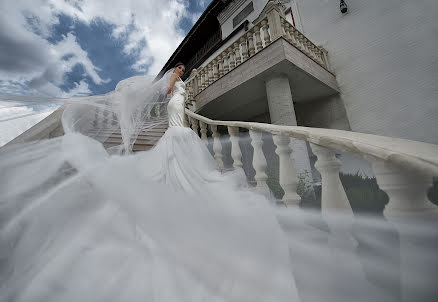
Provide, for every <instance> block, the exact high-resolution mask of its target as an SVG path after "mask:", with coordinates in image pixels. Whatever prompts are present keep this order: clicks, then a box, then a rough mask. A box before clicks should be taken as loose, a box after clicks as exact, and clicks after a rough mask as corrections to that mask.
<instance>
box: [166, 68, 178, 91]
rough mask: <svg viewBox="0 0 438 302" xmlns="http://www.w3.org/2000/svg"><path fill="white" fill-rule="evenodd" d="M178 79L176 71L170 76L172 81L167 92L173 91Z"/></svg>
mask: <svg viewBox="0 0 438 302" xmlns="http://www.w3.org/2000/svg"><path fill="white" fill-rule="evenodd" d="M177 79H178V76H177V75H176V74H175V73H173V74H172V75H171V76H170V83H169V89H168V90H167V94H169V93H172V91H173V85H175V82H176V80H177Z"/></svg>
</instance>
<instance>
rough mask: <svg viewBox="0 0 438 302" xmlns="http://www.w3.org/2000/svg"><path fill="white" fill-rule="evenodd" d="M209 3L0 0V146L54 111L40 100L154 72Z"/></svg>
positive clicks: (95, 90) (90, 91) (104, 88)
mask: <svg viewBox="0 0 438 302" xmlns="http://www.w3.org/2000/svg"><path fill="white" fill-rule="evenodd" d="M210 2H211V0H160V1H157V0H1V1H0V146H1V145H3V144H5V143H6V142H8V141H10V140H11V139H13V138H14V137H16V136H17V135H19V134H20V133H22V132H24V131H25V130H26V129H28V128H30V127H31V126H33V125H34V124H36V123H37V122H38V121H40V120H41V119H43V118H45V117H46V116H48V115H49V114H50V113H51V112H53V110H55V109H56V108H57V106H59V104H48V103H47V101H45V100H47V98H69V97H74V96H86V95H96V94H102V93H106V92H109V91H111V90H113V89H114V88H115V86H116V85H117V83H118V82H119V81H120V80H122V79H125V78H128V77H131V76H135V75H140V74H141V75H143V74H148V75H155V74H157V73H158V72H159V71H160V70H161V68H162V67H163V65H164V64H165V62H166V61H167V60H168V58H169V57H170V55H171V54H172V53H173V51H174V50H175V49H176V47H177V46H178V44H179V43H180V42H181V41H182V39H183V38H184V36H185V35H186V34H187V32H188V31H189V30H190V28H191V27H192V26H193V24H194V23H195V22H196V20H197V19H198V18H199V16H200V15H201V13H202V12H203V11H204V10H205V8H206V7H207V5H208V4H209V3H210ZM11 95H19V96H32V98H30V99H24V98H22V97H19V98H18V97H14V96H11ZM35 97H38V98H35ZM41 103H42V104H41ZM36 104H40V105H36Z"/></svg>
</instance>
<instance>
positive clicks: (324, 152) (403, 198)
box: [185, 109, 438, 217]
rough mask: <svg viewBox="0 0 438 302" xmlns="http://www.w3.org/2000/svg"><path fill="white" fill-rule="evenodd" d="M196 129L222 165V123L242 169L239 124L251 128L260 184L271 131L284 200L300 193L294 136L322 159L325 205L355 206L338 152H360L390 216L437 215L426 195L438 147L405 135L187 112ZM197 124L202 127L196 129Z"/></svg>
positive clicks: (295, 199)
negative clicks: (386, 198)
mask: <svg viewBox="0 0 438 302" xmlns="http://www.w3.org/2000/svg"><path fill="white" fill-rule="evenodd" d="M185 113H186V115H187V117H188V120H189V123H190V125H191V126H192V129H193V130H194V131H195V132H196V133H197V134H198V129H199V128H200V133H201V135H200V136H201V139H203V140H207V126H208V125H209V126H210V128H211V131H212V133H213V151H214V153H215V154H214V157H215V158H216V160H217V162H218V165H219V167H223V163H222V154H221V152H222V147H221V143H220V140H219V136H220V134H219V133H218V131H217V127H218V126H225V127H227V128H228V134H229V136H230V140H231V144H232V147H231V148H232V149H231V156H232V158H233V160H234V164H233V166H234V168H239V167H242V162H241V156H242V154H241V151H240V147H239V143H238V137H239V128H244V129H247V130H249V135H250V137H251V139H252V142H251V144H252V145H253V147H254V158H253V168H254V169H255V171H256V176H255V179H256V181H257V186H258V187H266V180H267V176H266V173H265V169H266V159H265V156H264V154H263V151H262V144H263V142H262V140H261V133H262V132H266V133H271V134H272V135H273V141H274V144H275V145H276V146H277V149H276V153H277V154H278V155H279V165H280V167H279V170H280V185H281V186H282V188H283V190H284V191H285V195H284V196H283V202H284V203H285V204H289V205H296V204H298V203H299V202H300V197H299V196H298V195H297V194H296V188H297V177H296V171H295V168H294V167H293V164H292V161H291V159H290V154H291V152H292V150H291V148H290V144H289V142H290V138H294V139H300V140H304V141H307V142H309V143H310V146H311V148H312V151H313V153H314V154H315V155H316V156H317V158H318V161H317V162H316V164H315V167H316V169H317V170H318V171H319V172H320V173H321V178H322V196H321V205H322V209H323V210H324V209H331V208H341V209H346V210H348V211H351V206H350V204H349V201H348V199H347V196H346V194H345V191H344V189H343V187H342V184H341V182H340V179H339V169H340V166H341V163H340V161H339V160H338V159H337V158H336V157H335V154H336V152H335V151H334V150H339V151H343V152H350V153H355V154H358V155H359V156H361V157H363V158H365V159H366V160H368V161H370V162H371V164H372V167H373V171H374V174H375V176H376V179H377V183H378V184H379V187H380V189H381V190H383V191H385V192H386V193H387V194H388V196H389V198H390V200H389V203H388V204H387V205H386V207H385V211H384V213H385V215H386V216H396V217H398V216H405V215H408V216H409V215H419V214H422V215H423V214H430V213H434V215H435V214H436V213H438V207H436V206H435V205H433V204H432V203H431V202H430V201H429V200H428V199H427V189H428V188H429V187H430V186H431V185H432V178H433V177H435V176H438V145H433V144H427V143H422V142H417V141H411V140H406V139H399V138H392V137H384V136H378V135H371V134H364V133H357V132H351V131H343V130H334V129H320V128H309V127H299V126H281V125H272V124H263V123H255V122H241V121H216V120H211V119H209V118H206V117H204V116H201V115H199V114H196V113H194V112H192V111H190V110H189V109H186V111H185ZM198 124H199V127H198Z"/></svg>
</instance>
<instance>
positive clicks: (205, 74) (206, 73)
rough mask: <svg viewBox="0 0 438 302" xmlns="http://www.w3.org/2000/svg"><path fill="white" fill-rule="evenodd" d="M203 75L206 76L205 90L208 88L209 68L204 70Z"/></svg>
mask: <svg viewBox="0 0 438 302" xmlns="http://www.w3.org/2000/svg"><path fill="white" fill-rule="evenodd" d="M202 74H203V75H204V89H205V88H207V86H208V69H207V66H205V67H204V69H202Z"/></svg>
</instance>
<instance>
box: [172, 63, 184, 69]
mask: <svg viewBox="0 0 438 302" xmlns="http://www.w3.org/2000/svg"><path fill="white" fill-rule="evenodd" d="M181 65H182V66H185V65H184V63H181V62H179V63H176V65H175V67H174V68H177V67H178V66H181Z"/></svg>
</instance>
